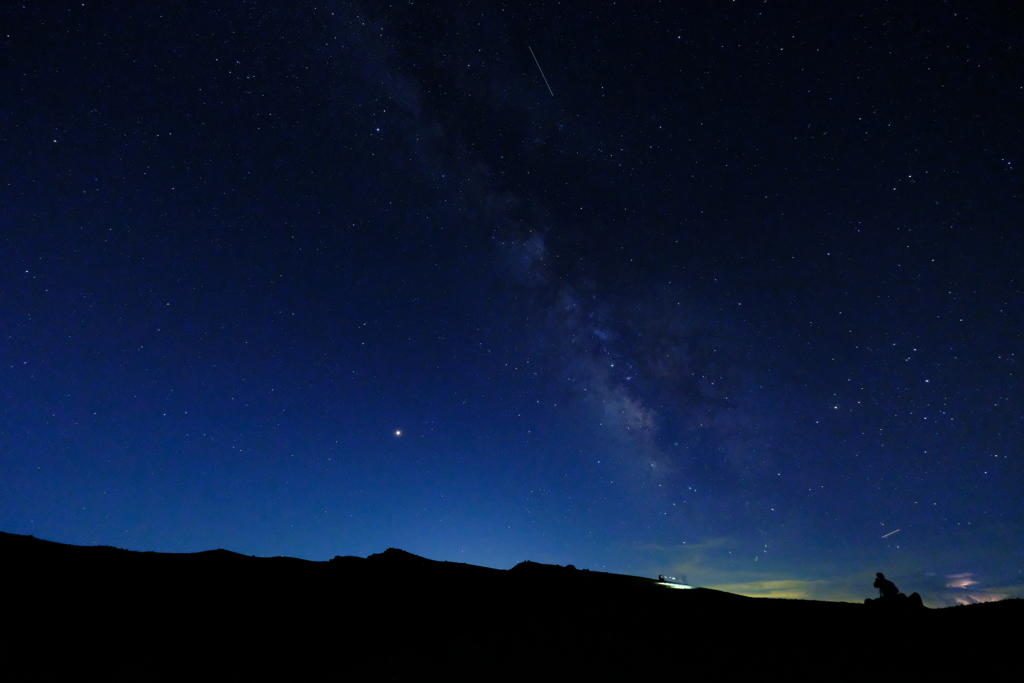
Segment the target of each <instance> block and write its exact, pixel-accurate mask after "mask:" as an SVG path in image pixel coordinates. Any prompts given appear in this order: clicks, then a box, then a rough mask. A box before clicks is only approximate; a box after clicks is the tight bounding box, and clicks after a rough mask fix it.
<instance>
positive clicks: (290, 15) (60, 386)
mask: <svg viewBox="0 0 1024 683" xmlns="http://www.w3.org/2000/svg"><path fill="white" fill-rule="evenodd" d="M875 4H879V5H880V6H878V7H874V6H873V5H875ZM1015 5H1016V3H1014V2H1003V3H999V2H989V3H970V2H946V3H939V2H936V3H920V4H918V3H912V4H910V5H905V6H904V5H900V4H899V3H870V2H850V3H843V2H834V3H832V2H830V3H821V2H778V1H776V0H772V1H770V2H761V1H757V2H754V1H740V2H728V1H725V0H717V1H714V2H710V1H703V2H687V3H674V2H664V3H656V2H636V3H634V2H617V3H616V2H596V1H595V2H587V3H552V2H549V3H539V2H536V3H526V2H497V1H489V2H460V3H455V2H441V3H434V2H396V3H393V4H391V5H385V3H377V2H371V3H365V4H362V5H360V4H357V3H345V2H335V3H331V2H326V3H308V2H298V1H296V2H290V3H208V2H188V1H186V2H181V1H176V2H146V3H135V2H132V3H93V2H86V3H84V4H83V3H81V2H74V3H65V2H45V3H30V4H26V5H21V4H14V5H5V7H4V9H2V10H0V50H2V53H0V54H2V56H0V266H2V271H0V529H2V530H4V531H8V532H13V533H20V534H33V535H35V536H37V537H40V538H46V539H50V540H55V541H61V542H65V543H75V544H86V545H93V544H102V545H111V546H117V547H124V548H129V549H133V550H155V551H167V552H194V551H200V550H207V549H212V548H218V547H223V548H227V549H230V550H234V551H237V552H241V553H245V554H256V555H291V556H295V557H303V558H308V559H315V560H325V559H329V558H331V557H333V556H335V555H360V556H365V555H368V554H371V553H376V552H381V551H383V550H384V549H386V548H388V547H399V548H402V549H405V550H407V551H409V552H413V553H416V554H418V555H423V556H425V557H429V558H432V559H437V560H450V561H459V562H469V563H473V564H480V565H486V566H491V567H498V568H509V567H511V566H513V565H514V564H516V563H517V562H520V561H523V560H527V559H529V560H534V561H539V562H549V563H557V564H563V565H564V564H569V563H572V564H574V565H575V566H577V567H579V568H589V569H591V570H603V571H613V572H620V573H627V574H637V575H644V576H656V575H657V574H666V575H672V576H676V577H677V578H679V579H680V580H683V579H685V580H686V581H687V582H688V583H690V584H694V585H702V586H714V587H719V588H723V589H725V590H730V591H733V592H739V593H744V594H748V595H772V596H789V597H815V598H826V599H842V600H857V601H859V600H862V599H863V598H865V597H871V596H874V595H876V594H877V591H875V589H873V588H872V587H871V582H872V580H873V579H874V574H875V572H877V571H883V572H885V573H886V575H887V576H888V577H889V578H892V579H894V580H895V582H896V583H897V585H898V586H899V587H900V589H901V590H903V591H904V592H906V593H908V594H909V593H911V592H913V591H918V592H920V593H921V594H922V596H923V597H924V600H925V603H926V604H928V605H931V606H939V605H945V604H954V603H955V602H958V601H973V600H988V599H993V598H998V597H1004V596H1009V595H1020V594H1022V593H1024V543H1022V539H1024V501H1022V499H1024V496H1022V491H1024V448H1022V444H1024V412H1022V405H1024V390H1022V386H1024V383H1022V377H1021V374H1022V369H1021V362H1022V360H1024V343H1022V329H1024V328H1022V320H1021V311H1022V306H1024V300H1022V299H1024V297H1022V291H1024V282H1022V278H1024V276H1022V275H1021V266H1020V264H1021V261H1022V256H1024V245H1022V241H1021V233H1022V228H1024V203H1022V200H1024V182H1022V174H1021V167H1024V134H1022V126H1024V123H1022V122H1024V54H1022V51H1021V44H1020V32H1019V29H1020V26H1021V23H1020V18H1021V15H1020V14H1019V13H1016V12H1017V11H1019V8H1017V10H1014V9H1013V8H1014V7H1015Z"/></svg>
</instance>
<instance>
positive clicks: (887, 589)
mask: <svg viewBox="0 0 1024 683" xmlns="http://www.w3.org/2000/svg"><path fill="white" fill-rule="evenodd" d="M875 576H877V577H878V578H877V579H875V588H877V589H878V592H879V593H880V594H881V597H882V599H883V600H893V599H895V598H896V597H897V596H898V595H899V594H900V590H899V589H898V588H896V584H895V583H893V582H892V581H890V580H889V579H887V578H885V574H883V573H882V572H878V573H877V574H875Z"/></svg>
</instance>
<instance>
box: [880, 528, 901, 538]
mask: <svg viewBox="0 0 1024 683" xmlns="http://www.w3.org/2000/svg"><path fill="white" fill-rule="evenodd" d="M896 531H899V529H897V530H896ZM896 531H890V532H889V533H887V534H886V535H885V536H882V538H889V537H890V536H892V535H893V534H894V533H896Z"/></svg>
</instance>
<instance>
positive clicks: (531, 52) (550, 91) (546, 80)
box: [526, 45, 555, 97]
mask: <svg viewBox="0 0 1024 683" xmlns="http://www.w3.org/2000/svg"><path fill="white" fill-rule="evenodd" d="M526 47H528V48H529V49H530V54H531V55H532V56H533V63H534V64H536V65H537V71H539V72H540V77H541V78H543V79H544V85H546V86H548V92H549V93H551V96H552V97H554V96H555V93H554V92H552V90H551V84H550V83H548V77H547V76H545V75H544V69H542V68H540V62H538V61H537V55H535V54H533V48H532V47H530V46H529V45H527V46H526Z"/></svg>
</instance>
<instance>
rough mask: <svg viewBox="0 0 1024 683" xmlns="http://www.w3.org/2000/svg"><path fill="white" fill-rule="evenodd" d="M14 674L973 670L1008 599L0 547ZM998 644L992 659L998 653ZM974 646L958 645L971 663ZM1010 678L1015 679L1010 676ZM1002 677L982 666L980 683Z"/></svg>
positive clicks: (409, 562)
mask: <svg viewBox="0 0 1024 683" xmlns="http://www.w3.org/2000/svg"><path fill="white" fill-rule="evenodd" d="M0 563H2V564H0V566H2V567H3V570H4V571H3V574H4V576H5V582H4V583H5V596H4V610H3V614H4V621H5V622H6V623H7V625H8V627H9V630H10V631H11V632H13V633H14V635H13V637H11V638H9V639H8V641H7V648H6V649H7V651H8V652H9V653H10V654H11V657H10V658H8V662H9V663H8V665H7V666H8V670H12V671H16V672H17V673H19V674H20V676H21V677H24V676H30V677H31V678H68V677H71V676H74V677H76V678H80V677H85V676H88V677H92V676H102V677H104V678H132V679H135V678H139V677H147V678H149V677H156V676H160V677H164V676H166V675H189V676H195V675H200V674H201V675H203V676H207V675H209V676H217V677H221V676H229V677H231V678H239V677H243V676H244V677H250V676H259V677H261V678H265V677H270V676H274V677H287V678H288V679H307V678H323V677H325V676H326V677H334V678H338V677H342V678H344V677H349V678H352V679H353V680H427V679H434V680H440V679H445V680H517V681H519V680H555V679H568V680H652V679H658V680H662V679H664V678H665V677H666V676H669V677H673V678H678V679H683V678H685V679H696V680H702V679H709V678H728V679H733V678H737V677H741V676H742V677H749V676H765V675H772V676H786V677H788V678H796V679H810V678H814V679H815V680H820V679H822V678H835V677H841V678H847V677H850V676H855V677H866V676H871V677H874V678H880V679H882V680H890V679H894V678H904V677H906V678H911V677H913V678H917V677H920V676H922V675H927V674H930V673H935V674H937V673H943V674H945V675H949V674H950V673H951V672H954V673H955V672H957V671H958V668H959V669H961V670H962V673H965V674H966V673H968V672H969V673H971V675H972V676H974V677H977V675H978V674H979V671H981V673H982V674H984V671H985V667H986V666H990V665H991V666H995V664H994V663H995V662H1000V664H1005V662H1002V661H1001V659H999V658H998V657H990V658H985V657H973V658H956V657H951V656H950V654H951V653H950V649H949V646H948V644H949V643H950V642H955V643H957V646H956V649H957V650H958V651H965V652H966V651H971V652H979V653H980V652H992V653H996V654H997V655H998V654H1000V653H1002V654H1003V655H1005V653H1008V652H1010V650H1009V639H1010V637H1011V636H1010V635H1009V634H1011V633H1015V629H1012V628H1010V629H1008V628H1006V626H1007V625H1013V626H1015V624H1016V623H1019V620H1020V617H1021V615H1022V614H1024V609H1022V608H1021V602H1022V601H1020V600H1013V601H1004V602H1003V603H995V604H991V605H978V606H971V607H965V608H950V609H944V610H924V611H923V612H921V613H918V614H899V615H879V614H878V613H877V611H875V610H868V609H865V606H864V605H859V604H852V603H828V602H818V601H809V600H807V601H805V600H777V599H762V598H746V597H742V596H738V595H732V594H729V593H723V592H720V591H714V590H707V589H700V588H698V589H692V590H675V589H671V588H667V587H665V586H664V585H662V584H659V582H657V581H655V580H653V579H646V578H641V577H635V576H624V575H617V574H608V573H604V572H594V571H587V570H577V569H575V568H571V567H559V566H555V565H545V564H540V563H535V562H523V563H520V564H519V565H516V566H515V567H514V568H512V569H509V570H498V569H490V568H487V567H477V566H474V565H468V564H462V563H456V562H443V561H436V560H430V559H427V558H423V557H419V556H417V555H413V554H411V553H408V552H405V551H402V550H398V549H394V548H389V549H388V550H386V551H384V552H383V553H379V554H374V555H370V556H369V557H367V558H360V557H352V556H347V557H335V558H334V559H333V560H330V561H325V562H312V561H307V560H299V559H295V558H285V557H271V558H258V557H249V556H245V555H240V554H238V553H233V552H230V551H227V550H212V551H207V552H200V553H189V554H172V553H153V552H134V551H129V550H121V549H117V548H110V547H81V546H72V545H64V544H60V543H54V542H51V541H43V540H40V539H35V538H32V537H29V536H18V535H14V534H6V533H2V532H0ZM1002 647H1006V648H1007V649H1005V650H1002V651H1000V648H1002ZM964 648H968V649H966V650H965V649H964ZM1011 666H1012V664H1011ZM1001 668H1003V667H1002V666H1000V667H999V668H998V669H996V668H993V669H992V671H993V673H994V672H995V671H996V670H999V669H1001Z"/></svg>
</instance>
